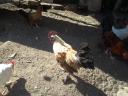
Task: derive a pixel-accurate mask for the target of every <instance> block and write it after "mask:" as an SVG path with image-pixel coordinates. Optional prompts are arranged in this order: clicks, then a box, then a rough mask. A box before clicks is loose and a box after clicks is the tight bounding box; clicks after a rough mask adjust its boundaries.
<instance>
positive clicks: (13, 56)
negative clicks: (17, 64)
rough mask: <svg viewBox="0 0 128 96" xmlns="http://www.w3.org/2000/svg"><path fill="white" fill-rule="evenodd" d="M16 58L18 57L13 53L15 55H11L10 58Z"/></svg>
mask: <svg viewBox="0 0 128 96" xmlns="http://www.w3.org/2000/svg"><path fill="white" fill-rule="evenodd" d="M15 56H16V53H13V54H11V55H10V56H8V57H9V58H15Z"/></svg>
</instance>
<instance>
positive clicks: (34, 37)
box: [0, 10, 128, 96]
mask: <svg viewBox="0 0 128 96" xmlns="http://www.w3.org/2000/svg"><path fill="white" fill-rule="evenodd" d="M42 14H43V16H42V20H41V21H40V24H39V26H40V27H39V28H35V27H34V28H31V27H30V26H29V25H28V23H27V21H26V20H25V19H24V18H23V17H22V16H21V15H20V14H18V13H17V12H15V11H7V10H0V62H6V60H8V59H9V57H8V56H9V55H10V54H13V53H17V55H16V57H15V58H14V60H16V65H15V70H14V74H13V76H12V78H11V79H12V80H15V79H17V78H19V79H18V80H17V82H16V83H15V84H14V85H13V87H12V89H11V90H10V92H9V94H8V96H116V93H117V91H118V90H119V88H120V87H122V86H128V74H127V72H128V62H123V61H121V60H118V59H117V58H114V59H113V60H111V59H110V58H109V57H107V56H106V55H105V54H104V50H103V47H102V40H101V28H100V26H99V25H100V22H99V18H100V15H94V14H84V15H82V14H78V13H75V12H71V11H60V10H49V11H48V12H43V13H42ZM50 30H55V31H57V32H58V33H59V35H60V36H61V37H62V38H63V39H64V40H65V41H66V42H68V43H69V44H71V45H72V46H73V47H74V48H76V49H77V48H79V46H80V43H82V42H88V43H89V45H90V47H91V49H92V54H93V56H94V59H95V70H89V69H83V68H81V69H80V70H79V72H78V74H76V78H74V77H72V81H71V82H70V83H69V84H67V85H64V84H63V82H62V79H63V78H64V77H65V76H66V73H65V72H64V71H63V70H62V69H61V68H60V66H59V65H58V64H57V62H56V61H55V58H54V54H53V53H52V45H51V43H50V42H49V40H48V36H47V34H48V32H49V31H50ZM1 90H2V89H1Z"/></svg>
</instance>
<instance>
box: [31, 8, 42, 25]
mask: <svg viewBox="0 0 128 96" xmlns="http://www.w3.org/2000/svg"><path fill="white" fill-rule="evenodd" d="M41 17H42V7H41V6H38V7H37V10H36V11H35V12H33V11H32V10H31V11H30V12H29V13H28V20H29V23H30V25H31V26H34V25H35V26H36V27H38V22H39V21H40V19H41Z"/></svg>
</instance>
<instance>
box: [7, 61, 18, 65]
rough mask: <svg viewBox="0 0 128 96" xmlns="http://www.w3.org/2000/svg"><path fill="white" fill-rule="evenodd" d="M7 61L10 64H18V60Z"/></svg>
mask: <svg viewBox="0 0 128 96" xmlns="http://www.w3.org/2000/svg"><path fill="white" fill-rule="evenodd" d="M7 63H8V64H10V63H11V64H13V65H14V64H16V61H9V62H7Z"/></svg>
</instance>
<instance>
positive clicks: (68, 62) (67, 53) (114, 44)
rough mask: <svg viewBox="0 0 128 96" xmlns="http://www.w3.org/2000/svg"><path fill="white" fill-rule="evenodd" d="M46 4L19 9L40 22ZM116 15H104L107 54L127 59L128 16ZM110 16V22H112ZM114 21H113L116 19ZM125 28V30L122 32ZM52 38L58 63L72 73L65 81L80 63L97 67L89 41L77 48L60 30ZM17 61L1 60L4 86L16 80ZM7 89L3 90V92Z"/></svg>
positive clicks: (0, 75)
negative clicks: (26, 10)
mask: <svg viewBox="0 0 128 96" xmlns="http://www.w3.org/2000/svg"><path fill="white" fill-rule="evenodd" d="M42 10H43V8H42V7H41V6H40V5H39V6H38V7H37V9H36V11H34V12H33V11H32V10H30V11H29V12H28V13H26V12H25V11H24V10H19V11H18V12H19V13H20V14H21V15H22V16H24V17H25V18H26V20H27V21H28V24H30V26H36V27H37V26H38V22H39V21H40V19H41V17H42ZM112 16H113V15H110V14H109V15H108V16H107V15H106V16H105V17H104V18H103V23H102V28H103V34H102V39H103V43H104V45H105V49H106V52H107V54H109V55H112V54H115V55H117V56H120V57H121V58H123V59H124V60H128V49H127V46H126V45H127V44H128V39H127V38H128V19H126V18H117V17H116V16H115V17H114V16H113V17H114V21H113V18H112ZM108 20H110V22H108ZM112 21H113V22H112ZM120 32H122V33H120ZM48 38H49V40H50V42H51V43H52V45H53V53H54V55H55V59H56V61H57V62H58V64H59V65H60V66H61V67H62V68H63V69H64V70H65V71H66V72H67V73H68V75H67V76H66V77H65V78H64V79H63V80H62V81H63V83H64V84H66V83H67V82H68V80H70V79H71V78H70V76H74V75H75V74H74V73H77V72H78V70H79V69H80V67H83V68H85V69H87V68H88V69H91V70H94V69H95V67H94V58H93V56H92V54H91V53H90V48H89V46H88V44H87V43H83V44H82V45H81V47H80V48H79V49H78V50H75V48H73V47H72V46H71V45H69V44H68V43H66V42H65V41H64V40H63V39H62V38H61V37H59V36H58V34H57V32H55V31H50V32H48ZM14 65H15V63H14V62H9V63H5V64H0V87H2V86H5V87H6V86H7V85H10V84H11V83H12V81H10V77H11V76H12V74H13V70H14ZM3 95H4V92H2V93H0V96H3Z"/></svg>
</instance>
